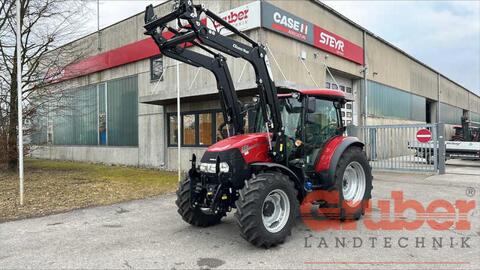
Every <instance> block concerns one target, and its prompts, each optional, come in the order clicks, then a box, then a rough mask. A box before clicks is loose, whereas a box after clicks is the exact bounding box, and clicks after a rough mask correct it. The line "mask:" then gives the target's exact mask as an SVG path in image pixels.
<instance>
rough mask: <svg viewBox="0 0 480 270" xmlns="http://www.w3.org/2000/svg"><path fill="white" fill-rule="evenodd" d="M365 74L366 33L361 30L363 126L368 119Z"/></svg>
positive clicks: (366, 66) (366, 68) (366, 69)
mask: <svg viewBox="0 0 480 270" xmlns="http://www.w3.org/2000/svg"><path fill="white" fill-rule="evenodd" d="M367 72H368V65H367V32H366V31H365V30H363V95H364V100H363V125H364V126H366V125H367V118H368V94H367V93H368V91H367V87H368V86H367V85H368V84H367Z"/></svg>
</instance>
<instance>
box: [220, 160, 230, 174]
mask: <svg viewBox="0 0 480 270" xmlns="http://www.w3.org/2000/svg"><path fill="white" fill-rule="evenodd" d="M229 170H230V167H229V166H228V163H227V162H220V171H221V172H224V173H226V172H228V171H229Z"/></svg>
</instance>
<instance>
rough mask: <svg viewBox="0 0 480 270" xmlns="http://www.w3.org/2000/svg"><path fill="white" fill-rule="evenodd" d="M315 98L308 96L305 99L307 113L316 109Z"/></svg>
mask: <svg viewBox="0 0 480 270" xmlns="http://www.w3.org/2000/svg"><path fill="white" fill-rule="evenodd" d="M316 106H317V99H316V98H314V97H308V99H307V113H314V112H315V111H316Z"/></svg>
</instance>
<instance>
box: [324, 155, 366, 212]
mask: <svg viewBox="0 0 480 270" xmlns="http://www.w3.org/2000/svg"><path fill="white" fill-rule="evenodd" d="M352 162H358V163H359V164H360V165H361V167H362V168H363V171H364V173H365V192H364V194H363V199H362V202H360V203H358V204H357V205H355V206H352V205H350V204H347V203H345V200H344V197H343V192H342V188H343V176H344V173H345V170H346V168H347V166H349V165H350V164H351V163H352ZM334 179H335V184H334V187H333V191H335V192H336V194H338V205H337V206H338V215H336V216H334V218H338V219H340V220H341V221H344V220H358V219H360V217H361V216H362V215H363V214H365V208H366V207H367V206H368V203H369V201H370V199H371V198H372V188H373V185H372V180H373V176H372V168H371V167H370V165H369V164H368V159H367V155H366V154H365V152H364V151H363V150H362V149H361V148H360V147H355V146H352V147H349V148H347V149H346V150H345V152H344V153H343V154H342V156H341V157H340V160H339V162H338V164H337V168H336V170H335V178H334ZM329 217H330V218H332V216H329Z"/></svg>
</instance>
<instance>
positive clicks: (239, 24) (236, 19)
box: [207, 1, 260, 35]
mask: <svg viewBox="0 0 480 270" xmlns="http://www.w3.org/2000/svg"><path fill="white" fill-rule="evenodd" d="M218 16H220V17H221V18H222V19H224V20H225V21H227V22H228V23H229V24H231V25H233V26H234V27H235V28H237V29H238V30H240V31H245V30H250V29H253V28H257V27H260V2H259V1H257V2H252V3H249V4H246V5H243V6H239V7H237V8H234V9H231V10H227V11H225V12H221V13H220V14H218ZM207 27H208V28H211V29H215V30H217V31H218V32H220V33H221V34H222V35H230V34H232V32H231V31H230V30H228V29H226V28H225V27H223V26H222V25H221V24H219V23H218V22H216V21H215V22H214V21H212V20H207Z"/></svg>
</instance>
